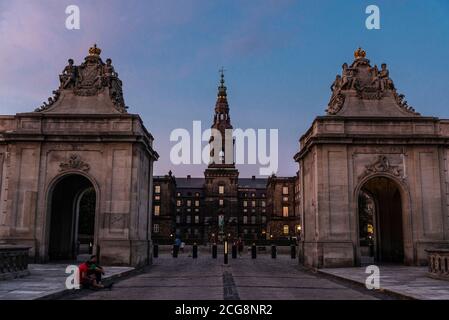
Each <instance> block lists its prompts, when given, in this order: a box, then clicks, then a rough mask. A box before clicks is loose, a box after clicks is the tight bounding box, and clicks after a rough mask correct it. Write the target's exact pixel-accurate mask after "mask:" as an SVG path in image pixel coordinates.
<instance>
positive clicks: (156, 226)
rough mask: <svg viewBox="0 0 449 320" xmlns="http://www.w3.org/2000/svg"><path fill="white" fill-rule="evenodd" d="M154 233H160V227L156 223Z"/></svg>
mask: <svg viewBox="0 0 449 320" xmlns="http://www.w3.org/2000/svg"><path fill="white" fill-rule="evenodd" d="M153 232H154V233H159V225H158V224H156V223H155V224H154V225H153Z"/></svg>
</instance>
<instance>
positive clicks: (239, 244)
mask: <svg viewBox="0 0 449 320" xmlns="http://www.w3.org/2000/svg"><path fill="white" fill-rule="evenodd" d="M237 248H238V252H239V256H240V257H241V256H242V252H243V241H242V238H240V237H239V239H238V240H237Z"/></svg>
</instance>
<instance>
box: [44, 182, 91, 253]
mask: <svg viewBox="0 0 449 320" xmlns="http://www.w3.org/2000/svg"><path fill="white" fill-rule="evenodd" d="M97 196H98V195H97V192H96V191H95V187H94V185H93V184H92V182H91V181H90V180H89V179H88V178H87V177H85V176H84V175H82V174H77V173H71V174H67V175H64V176H63V177H61V178H59V179H58V180H57V181H56V182H55V183H54V184H53V186H52V187H51V188H50V189H49V194H48V209H49V216H50V231H49V244H48V257H49V260H53V261H54V260H73V259H76V258H77V256H78V255H79V254H90V253H92V252H93V248H94V247H95V246H94V244H95V240H96V234H95V233H96V232H95V230H96V228H95V216H96V214H95V213H96V202H97Z"/></svg>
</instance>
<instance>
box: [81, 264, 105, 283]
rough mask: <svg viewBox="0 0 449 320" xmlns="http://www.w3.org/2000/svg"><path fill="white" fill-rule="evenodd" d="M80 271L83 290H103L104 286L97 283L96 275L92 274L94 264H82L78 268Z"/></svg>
mask: <svg viewBox="0 0 449 320" xmlns="http://www.w3.org/2000/svg"><path fill="white" fill-rule="evenodd" d="M78 271H79V283H80V285H81V288H83V289H89V288H94V289H102V288H104V286H103V285H102V284H101V283H99V281H97V278H96V276H95V274H94V273H92V263H91V261H90V260H88V261H86V262H84V263H82V264H80V265H79V266H78ZM100 279H101V278H100Z"/></svg>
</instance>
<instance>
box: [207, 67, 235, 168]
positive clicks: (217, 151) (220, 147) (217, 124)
mask: <svg viewBox="0 0 449 320" xmlns="http://www.w3.org/2000/svg"><path fill="white" fill-rule="evenodd" d="M224 71H225V70H224V69H223V68H221V69H220V70H219V72H220V85H219V86H218V94H217V102H216V103H215V114H214V122H213V124H212V127H211V129H213V130H212V134H211V138H210V140H209V144H210V149H211V154H210V155H211V159H210V163H209V168H211V167H212V168H213V167H222V168H224V167H228V168H234V167H235V165H234V140H233V137H232V125H231V117H230V116H229V104H228V96H227V88H226V86H225V80H224Z"/></svg>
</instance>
